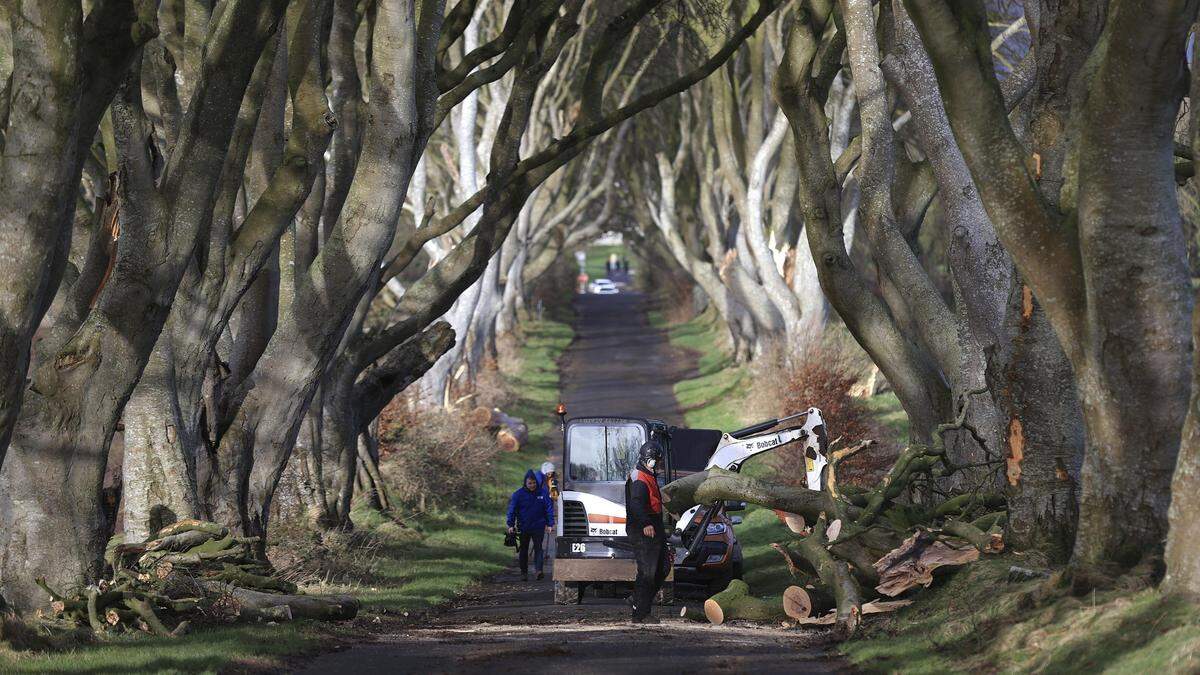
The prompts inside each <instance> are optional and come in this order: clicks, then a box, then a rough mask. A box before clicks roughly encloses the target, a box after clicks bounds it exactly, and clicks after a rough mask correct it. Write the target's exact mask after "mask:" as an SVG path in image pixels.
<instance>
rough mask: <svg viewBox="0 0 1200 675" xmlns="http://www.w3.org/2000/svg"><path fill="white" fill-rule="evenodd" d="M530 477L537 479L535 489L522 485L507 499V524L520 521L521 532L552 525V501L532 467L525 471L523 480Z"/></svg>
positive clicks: (534, 530) (537, 529)
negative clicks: (530, 489)
mask: <svg viewBox="0 0 1200 675" xmlns="http://www.w3.org/2000/svg"><path fill="white" fill-rule="evenodd" d="M530 478H532V479H534V480H537V481H538V486H537V489H536V490H534V491H533V492H530V491H529V490H527V489H525V486H524V485H522V486H521V487H520V488H519V489H518V490H517V491H516V492H514V493H512V498H511V499H509V500H508V521H507V522H508V526H509V527H513V525H514V524H516V523H520V525H521V531H522V532H538V531H540V530H541V529H542V528H544V527H546V526H547V525H551V526H553V525H554V502H553V501H551V500H550V497H549V496H547V495H546V493H545V491H544V490H542V482H541V481H540V480H538V476H537V472H536V471H534V470H533V469H530V470H529V471H526V472H525V480H529V479H530ZM522 482H524V481H522Z"/></svg>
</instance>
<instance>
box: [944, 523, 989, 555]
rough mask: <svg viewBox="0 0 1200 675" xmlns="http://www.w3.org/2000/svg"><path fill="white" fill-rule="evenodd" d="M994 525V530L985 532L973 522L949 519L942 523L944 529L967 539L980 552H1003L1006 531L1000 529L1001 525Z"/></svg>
mask: <svg viewBox="0 0 1200 675" xmlns="http://www.w3.org/2000/svg"><path fill="white" fill-rule="evenodd" d="M994 527H995V529H994V530H989V531H987V532H984V531H983V530H981V529H979V528H978V527H975V526H974V525H972V524H971V523H964V522H963V521H961V520H947V521H946V522H945V523H944V524H943V525H942V531H943V532H947V533H949V534H952V535H954V536H956V537H960V538H962V539H966V540H967V541H968V542H970V543H971V545H972V546H974V547H975V548H977V549H979V552H980V553H1001V552H1003V551H1004V533H1003V532H1001V531H1000V528H999V526H994Z"/></svg>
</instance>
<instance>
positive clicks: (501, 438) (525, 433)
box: [488, 408, 529, 452]
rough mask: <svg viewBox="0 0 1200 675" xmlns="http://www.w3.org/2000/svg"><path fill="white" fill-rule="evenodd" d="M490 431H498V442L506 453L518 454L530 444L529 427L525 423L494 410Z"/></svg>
mask: <svg viewBox="0 0 1200 675" xmlns="http://www.w3.org/2000/svg"><path fill="white" fill-rule="evenodd" d="M491 412H492V417H491V420H490V422H489V423H488V428H489V429H495V430H496V442H497V443H499V444H500V449H501V450H504V451H506V452H516V451H518V450H520V449H521V447H522V446H524V445H525V444H526V443H528V442H529V426H528V425H526V424H525V421H524V420H522V419H520V418H517V417H513V416H511V415H506V414H504V413H503V412H500V410H499V409H497V408H492V411H491Z"/></svg>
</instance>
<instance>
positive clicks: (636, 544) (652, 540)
mask: <svg viewBox="0 0 1200 675" xmlns="http://www.w3.org/2000/svg"><path fill="white" fill-rule="evenodd" d="M629 543H631V544H633V556H634V559H635V560H636V561H637V579H636V580H635V581H634V582H633V618H635V619H639V618H642V617H645V616H649V614H650V607H651V606H652V605H653V604H654V596H655V594H657V593H658V589H660V588H662V585H663V581H665V580H666V578H667V574H668V573H669V572H670V571H671V569H670V567H671V560H670V558H669V557H667V541H666V539H664V538H661V537H647V536H644V535H642V534H641V533H635V534H630V535H629Z"/></svg>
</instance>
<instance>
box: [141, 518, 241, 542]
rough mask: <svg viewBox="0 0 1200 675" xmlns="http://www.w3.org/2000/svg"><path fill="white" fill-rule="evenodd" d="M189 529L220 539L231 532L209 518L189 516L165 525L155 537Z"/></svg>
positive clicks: (160, 537)
mask: <svg viewBox="0 0 1200 675" xmlns="http://www.w3.org/2000/svg"><path fill="white" fill-rule="evenodd" d="M187 531H199V532H206V533H208V534H209V536H210V538H215V539H220V538H221V537H224V536H225V535H226V534H228V533H229V529H228V528H226V527H225V526H223V525H219V524H217V523H213V522H209V521H207V520H196V519H194V518H188V519H186V520H179V521H176V522H174V523H171V524H170V525H167V526H165V527H163V528H162V529H160V530H159V531H158V532H156V533H155V535H154V537H153V538H154V539H162V538H163V537H169V536H171V535H175V534H179V533H181V532H187Z"/></svg>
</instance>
